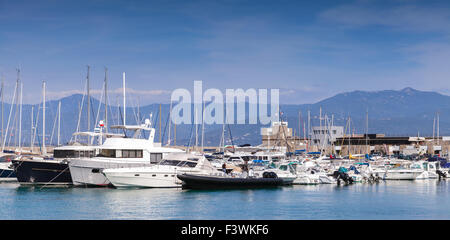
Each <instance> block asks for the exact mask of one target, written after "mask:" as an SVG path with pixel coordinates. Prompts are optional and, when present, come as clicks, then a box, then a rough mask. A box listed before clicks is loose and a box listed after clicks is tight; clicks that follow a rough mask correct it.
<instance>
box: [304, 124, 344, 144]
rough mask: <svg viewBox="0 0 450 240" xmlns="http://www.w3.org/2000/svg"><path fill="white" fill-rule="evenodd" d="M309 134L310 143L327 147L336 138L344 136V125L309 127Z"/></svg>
mask: <svg viewBox="0 0 450 240" xmlns="http://www.w3.org/2000/svg"><path fill="white" fill-rule="evenodd" d="M309 135H310V139H311V144H312V145H316V146H319V147H327V146H330V145H331V144H333V143H334V142H335V141H336V138H342V137H344V127H342V126H331V127H327V126H322V127H311V132H310V133H309Z"/></svg>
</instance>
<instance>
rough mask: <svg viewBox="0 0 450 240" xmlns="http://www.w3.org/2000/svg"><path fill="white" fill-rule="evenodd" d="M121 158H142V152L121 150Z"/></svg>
mask: <svg viewBox="0 0 450 240" xmlns="http://www.w3.org/2000/svg"><path fill="white" fill-rule="evenodd" d="M121 152H122V158H142V150H122V151H121Z"/></svg>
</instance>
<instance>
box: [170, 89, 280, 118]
mask: <svg viewBox="0 0 450 240" xmlns="http://www.w3.org/2000/svg"><path fill="white" fill-rule="evenodd" d="M267 92H268V91H267V89H258V91H256V90H255V89H253V88H250V89H247V90H246V91H244V90H243V89H226V92H225V99H224V94H223V93H222V92H221V91H220V90H219V89H214V88H211V89H207V90H206V91H205V92H203V84H202V81H194V97H193V99H192V96H191V93H190V92H189V90H187V89H181V88H179V89H176V90H174V91H173V92H172V96H171V102H177V104H176V105H175V106H174V107H173V108H171V112H170V116H171V120H172V121H173V122H174V123H175V124H181V123H184V124H192V116H191V113H192V109H191V106H192V105H193V106H194V117H193V120H194V124H203V123H206V124H224V123H226V124H235V123H236V122H235V111H234V107H235V105H237V111H236V113H237V114H236V118H237V124H246V111H245V109H246V105H247V104H246V99H248V110H249V111H248V112H249V116H248V123H247V124H258V120H259V123H260V124H269V123H271V122H276V121H278V120H279V114H278V112H279V89H271V90H270V116H268V105H269V104H268V99H267V98H268V96H267ZM206 102H208V104H206ZM258 118H259V119H258Z"/></svg>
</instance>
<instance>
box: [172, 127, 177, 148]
mask: <svg viewBox="0 0 450 240" xmlns="http://www.w3.org/2000/svg"><path fill="white" fill-rule="evenodd" d="M173 145H174V146H176V145H177V124H176V123H173Z"/></svg>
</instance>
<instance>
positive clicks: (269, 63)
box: [0, 0, 450, 104]
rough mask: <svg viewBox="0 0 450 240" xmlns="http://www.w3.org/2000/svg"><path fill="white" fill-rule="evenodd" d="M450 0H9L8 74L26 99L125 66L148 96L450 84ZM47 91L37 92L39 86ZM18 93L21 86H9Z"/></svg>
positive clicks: (0, 66) (63, 92) (324, 93)
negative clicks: (196, 88)
mask: <svg viewBox="0 0 450 240" xmlns="http://www.w3.org/2000/svg"><path fill="white" fill-rule="evenodd" d="M449 37H450V2H448V1H419V0H417V1H416V0H391V1H382V0H381V1H372V0H361V1H339V0H334V1H264V0H261V1H240V0H227V1H206V0H205V1H111V0H110V1H101V0H90V1H81V0H80V1H45V0H42V1H18V0H14V1H4V0H0V73H2V74H3V75H4V77H5V81H6V84H7V86H10V87H13V85H14V81H15V78H16V76H15V75H16V74H15V69H16V68H17V67H20V68H21V70H22V81H23V83H24V102H28V103H36V102H39V101H40V98H41V95H40V88H41V82H42V80H46V81H47V83H48V95H49V97H50V98H59V97H63V96H67V95H70V94H72V93H77V92H81V91H83V84H84V79H85V75H86V65H88V64H89V65H90V66H91V69H92V71H91V79H92V84H91V87H92V88H93V89H94V90H93V92H94V93H98V92H99V91H100V89H101V87H102V82H103V78H104V67H108V69H109V82H110V87H109V89H110V91H111V94H112V95H114V94H115V93H119V92H120V88H121V72H123V71H125V72H126V74H127V88H129V90H128V91H129V95H130V96H131V97H136V98H139V101H140V102H141V104H146V103H151V102H160V101H162V102H167V101H168V100H169V97H170V92H171V91H172V90H173V89H175V88H188V89H191V90H192V89H193V81H194V80H202V81H203V86H204V88H219V89H225V88H244V89H247V88H279V89H281V101H282V103H313V102H316V101H318V100H320V99H323V98H326V97H330V96H332V95H334V94H337V93H340V92H345V91H353V90H384V89H402V88H404V87H413V88H417V89H420V90H433V91H439V92H441V93H444V94H449V93H450V86H449V84H450V81H449V80H450V67H449V64H448V63H449V60H450V41H449ZM37 90H39V91H37ZM10 92H12V89H11V90H10Z"/></svg>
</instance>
